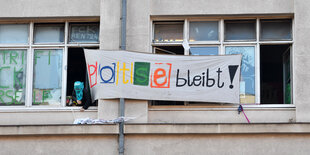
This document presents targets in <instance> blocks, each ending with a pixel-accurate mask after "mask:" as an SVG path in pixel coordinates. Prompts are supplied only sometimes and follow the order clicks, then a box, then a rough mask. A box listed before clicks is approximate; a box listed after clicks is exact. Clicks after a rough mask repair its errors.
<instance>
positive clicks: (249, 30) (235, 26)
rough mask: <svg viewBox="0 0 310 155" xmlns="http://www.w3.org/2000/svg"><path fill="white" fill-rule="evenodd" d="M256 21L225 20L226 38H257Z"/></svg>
mask: <svg viewBox="0 0 310 155" xmlns="http://www.w3.org/2000/svg"><path fill="white" fill-rule="evenodd" d="M255 25H256V21H255V20H246V21H225V40H226V41H227V40H228V41H229V40H232V41H233V40H234V41H238V40H249V41H251V40H252V41H253V40H256V34H255V33H256V30H255V29H256V26H255Z"/></svg>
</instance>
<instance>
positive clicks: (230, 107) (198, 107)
mask: <svg viewBox="0 0 310 155" xmlns="http://www.w3.org/2000/svg"><path fill="white" fill-rule="evenodd" d="M242 106H243V109H245V110H290V111H291V110H293V111H294V110H295V108H296V106H295V105H294V104H270V105H266V104H263V105H254V104H251V105H242ZM238 107H239V104H236V105H231V104H230V105H220V104H219V105H187V106H177V105H176V106H174V105H170V106H169V105H167V106H165V105H159V106H149V111H235V110H236V109H238Z"/></svg>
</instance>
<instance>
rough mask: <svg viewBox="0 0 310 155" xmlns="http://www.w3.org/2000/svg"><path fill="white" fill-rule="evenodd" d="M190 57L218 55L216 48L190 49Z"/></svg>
mask: <svg viewBox="0 0 310 155" xmlns="http://www.w3.org/2000/svg"><path fill="white" fill-rule="evenodd" d="M189 53H190V55H218V47H217V46H216V47H191V48H190V49H189Z"/></svg>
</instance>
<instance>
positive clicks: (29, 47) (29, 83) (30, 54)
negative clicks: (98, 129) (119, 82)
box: [0, 19, 100, 111]
mask: <svg viewBox="0 0 310 155" xmlns="http://www.w3.org/2000/svg"><path fill="white" fill-rule="evenodd" d="M43 23H44V24H47V25H48V24H51V25H53V24H64V42H59V43H34V33H35V24H43ZM70 23H85V24H87V23H88V24H91V23H93V24H96V25H98V26H99V30H100V22H99V19H97V20H94V21H85V19H84V20H83V19H81V20H77V19H74V20H70V19H66V20H62V19H59V20H53V21H44V20H42V21H41V20H38V21H26V22H25V21H21V22H15V21H14V22H11V21H3V22H2V21H0V24H28V43H27V44H0V50H26V52H27V58H26V62H27V67H26V69H25V70H26V88H25V105H22V106H0V110H11V109H21V110H23V109H26V110H48V111H50V110H56V111H59V110H69V109H79V107H67V106H66V91H67V64H68V48H71V47H78V48H81V47H82V48H85V47H86V48H87V47H95V48H99V45H100V33H99V39H98V42H96V43H94V42H92V43H87V42H83V43H70V42H69V35H70V33H69V24H70ZM40 49H42V50H53V49H62V53H63V56H62V69H61V71H62V77H61V80H62V81H61V89H62V90H61V103H60V105H59V106H51V105H32V101H33V73H34V51H35V50H40ZM90 109H93V108H90ZM95 109H97V108H95Z"/></svg>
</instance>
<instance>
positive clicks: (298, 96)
mask: <svg viewBox="0 0 310 155" xmlns="http://www.w3.org/2000/svg"><path fill="white" fill-rule="evenodd" d="M294 2H295V3H294V4H295V29H294V30H295V32H294V41H295V42H294V48H293V54H294V56H293V80H294V81H293V82H294V83H293V89H294V103H295V104H296V119H297V121H298V122H310V115H309V111H310V102H309V101H310V95H309V93H310V87H309V85H310V80H309V79H310V72H308V70H309V68H310V61H309V60H310V53H309V49H310V44H309V40H310V26H309V25H310V10H309V8H308V6H310V1H308V0H295V1H294Z"/></svg>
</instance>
